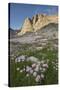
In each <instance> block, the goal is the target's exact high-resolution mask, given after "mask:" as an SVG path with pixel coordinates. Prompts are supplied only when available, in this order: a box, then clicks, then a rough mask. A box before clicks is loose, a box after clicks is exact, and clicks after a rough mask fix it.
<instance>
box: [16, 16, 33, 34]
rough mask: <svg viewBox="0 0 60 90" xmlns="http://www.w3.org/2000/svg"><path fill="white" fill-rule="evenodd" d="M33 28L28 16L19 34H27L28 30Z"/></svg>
mask: <svg viewBox="0 0 60 90" xmlns="http://www.w3.org/2000/svg"><path fill="white" fill-rule="evenodd" d="M32 30H33V28H32V21H31V19H29V18H26V19H25V21H24V24H23V26H22V29H21V32H20V33H18V35H22V34H25V33H26V32H31V31H32Z"/></svg>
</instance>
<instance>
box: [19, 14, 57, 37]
mask: <svg viewBox="0 0 60 90" xmlns="http://www.w3.org/2000/svg"><path fill="white" fill-rule="evenodd" d="M50 23H55V24H57V23H58V16H57V15H49V16H48V15H45V14H37V15H34V16H33V17H32V19H30V18H28V17H27V18H26V19H25V20H24V23H23V25H22V28H21V32H19V33H18V35H23V34H25V33H26V32H36V31H38V30H40V29H41V28H43V27H44V26H46V25H48V24H50Z"/></svg>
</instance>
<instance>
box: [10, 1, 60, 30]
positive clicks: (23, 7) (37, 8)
mask: <svg viewBox="0 0 60 90" xmlns="http://www.w3.org/2000/svg"><path fill="white" fill-rule="evenodd" d="M37 13H41V14H47V15H52V14H54V15H55V14H58V6H50V5H33V4H19V3H10V28H12V29H20V28H21V26H22V24H23V22H24V20H25V18H26V17H29V18H32V16H34V15H35V14H37Z"/></svg>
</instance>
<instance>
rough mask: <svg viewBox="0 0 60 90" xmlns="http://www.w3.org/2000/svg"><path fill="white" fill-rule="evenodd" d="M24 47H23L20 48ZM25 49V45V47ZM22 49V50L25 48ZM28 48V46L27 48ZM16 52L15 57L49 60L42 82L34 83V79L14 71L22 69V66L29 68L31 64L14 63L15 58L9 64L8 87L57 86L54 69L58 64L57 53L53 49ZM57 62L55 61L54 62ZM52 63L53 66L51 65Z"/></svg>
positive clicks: (56, 76) (56, 75) (48, 47)
mask: <svg viewBox="0 0 60 90" xmlns="http://www.w3.org/2000/svg"><path fill="white" fill-rule="evenodd" d="M22 47H24V46H22ZM25 47H26V45H25ZM25 47H24V48H25ZM27 47H29V45H28V46H27ZM24 48H23V50H20V51H17V52H16V57H17V56H20V55H26V56H27V57H29V56H34V57H36V58H38V59H39V60H40V61H41V60H46V61H47V60H49V62H48V66H49V67H48V69H47V70H46V72H45V73H44V75H45V77H44V80H42V81H41V82H38V83H37V82H36V81H35V78H34V77H33V76H32V75H30V76H29V77H26V72H25V71H24V72H22V73H20V72H18V71H17V70H16V68H17V67H20V69H22V68H23V67H24V66H27V65H28V66H31V64H32V62H30V61H28V62H26V61H24V62H21V63H15V58H14V59H13V60H12V62H11V63H10V80H11V81H10V85H11V86H30V85H49V84H58V70H56V69H54V66H55V67H56V64H57V63H58V51H57V50H55V49H52V50H51V49H50V48H51V47H50V46H49V45H48V46H47V47H45V48H43V49H42V50H36V49H34V50H33V49H32V50H29V49H26V48H25V49H24ZM56 60H57V61H56ZM52 62H54V64H53V63H52Z"/></svg>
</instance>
